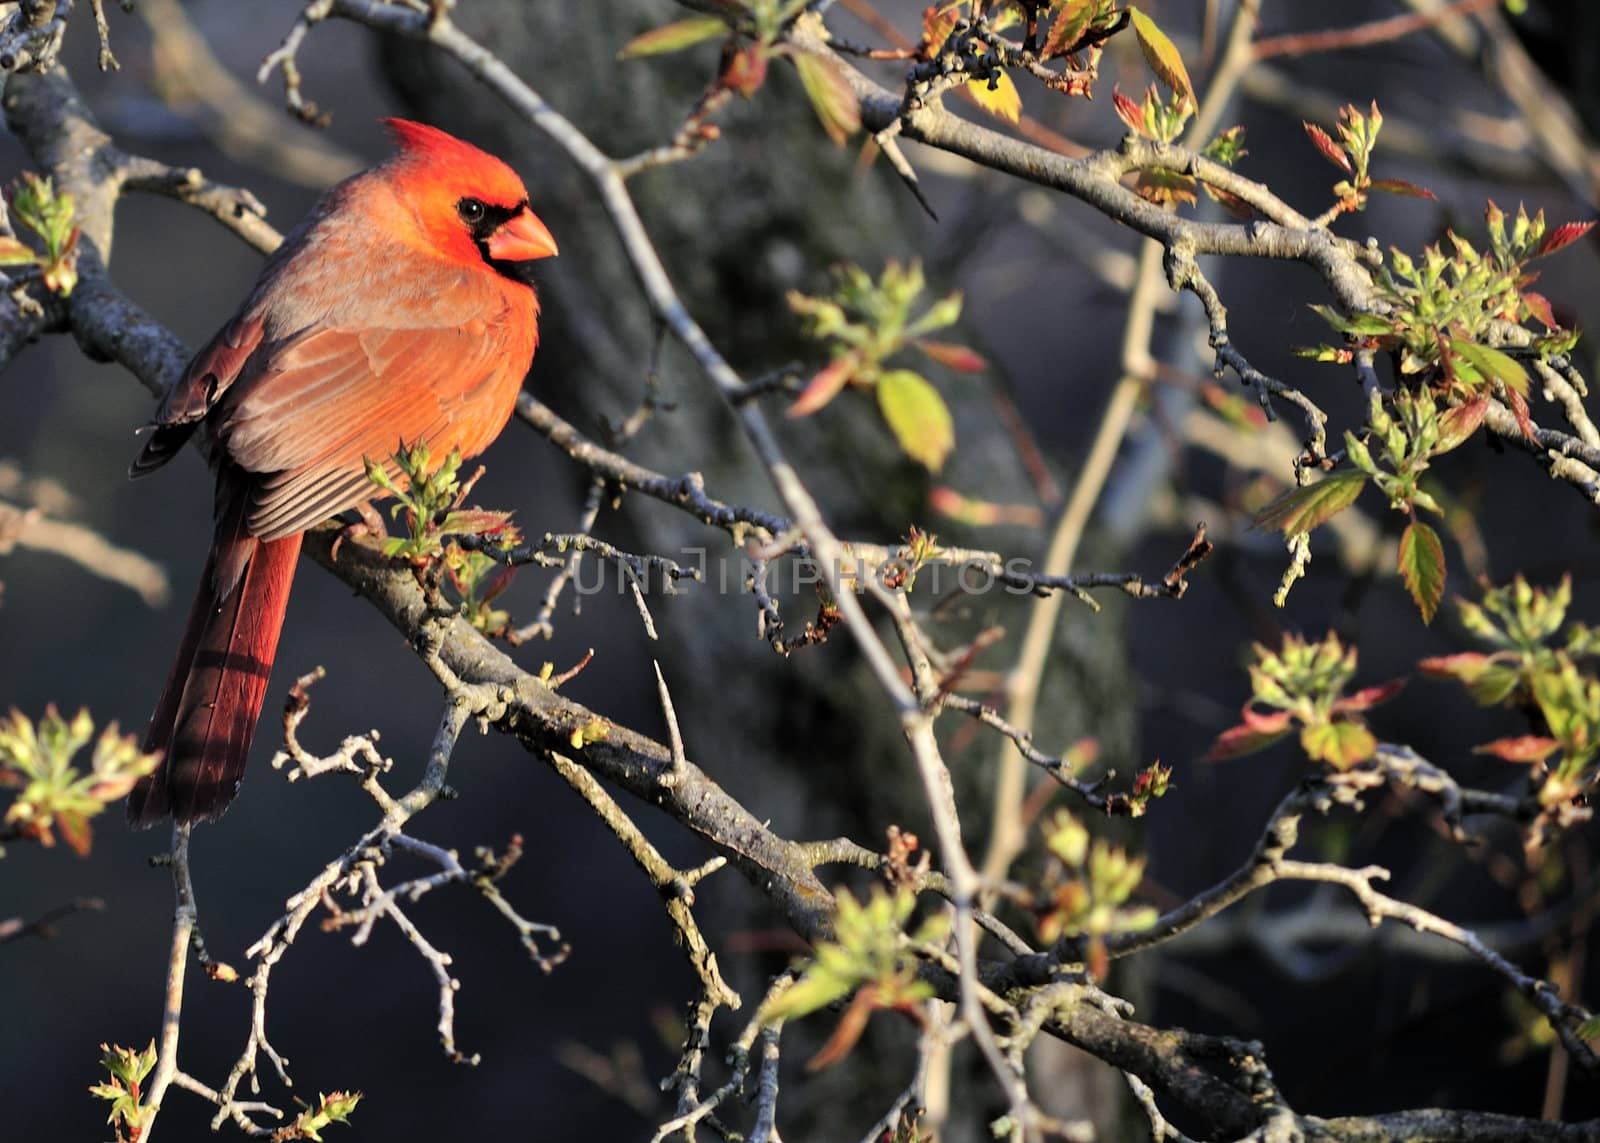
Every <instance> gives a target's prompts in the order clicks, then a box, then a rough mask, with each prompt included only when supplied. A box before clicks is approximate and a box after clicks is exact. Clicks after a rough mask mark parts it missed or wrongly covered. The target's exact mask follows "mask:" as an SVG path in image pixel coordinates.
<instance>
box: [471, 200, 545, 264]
mask: <svg viewBox="0 0 1600 1143" xmlns="http://www.w3.org/2000/svg"><path fill="white" fill-rule="evenodd" d="M486 245H487V246H488V247H489V257H491V258H493V259H495V261H497V262H531V261H533V260H534V259H535V258H550V257H553V256H554V255H555V254H556V253H557V251H556V240H555V239H554V238H552V237H551V236H550V231H549V230H548V229H547V228H546V227H545V224H544V223H543V222H541V221H540V220H539V216H538V215H537V214H534V213H533V211H531V210H529V209H527V208H526V207H524V208H523V209H522V211H521V212H520V213H518V214H515V215H513V216H512V217H510V218H508V219H506V221H505V222H503V223H501V224H500V227H499V229H497V230H496V231H495V232H494V233H493V234H491V235H489V241H488V242H487V243H486Z"/></svg>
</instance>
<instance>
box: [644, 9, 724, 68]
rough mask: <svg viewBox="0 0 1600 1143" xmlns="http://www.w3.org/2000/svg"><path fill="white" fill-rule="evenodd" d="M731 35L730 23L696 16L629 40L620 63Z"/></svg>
mask: <svg viewBox="0 0 1600 1143" xmlns="http://www.w3.org/2000/svg"><path fill="white" fill-rule="evenodd" d="M727 34H728V25H727V22H726V21H724V20H722V19H720V18H718V17H716V16H694V17H692V18H690V19H688V20H679V21H678V22H677V23H674V24H667V25H665V26H663V27H660V28H652V29H651V30H650V31H648V32H644V33H642V34H640V35H637V36H635V37H634V38H633V39H631V40H629V41H628V42H627V43H626V44H625V45H623V48H622V50H621V51H620V52H618V53H617V58H618V59H619V60H631V59H637V58H639V57H640V56H660V55H665V54H667V53H668V52H681V51H683V50H684V49H685V48H692V47H694V46H695V45H696V44H700V43H704V42H705V41H706V40H713V39H716V38H717V37H718V36H725V35H727Z"/></svg>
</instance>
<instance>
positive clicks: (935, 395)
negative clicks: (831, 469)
mask: <svg viewBox="0 0 1600 1143" xmlns="http://www.w3.org/2000/svg"><path fill="white" fill-rule="evenodd" d="M834 279H835V287H834V292H833V293H832V294H831V295H829V296H827V297H813V296H811V295H809V294H802V293H799V292H798V291H790V293H789V308H790V309H792V310H793V311H794V312H795V313H797V314H799V315H800V316H801V318H802V320H803V322H804V324H805V331H806V333H807V334H808V335H810V336H811V337H814V338H816V339H818V340H819V341H824V342H828V343H830V346H831V349H832V353H833V360H832V361H831V362H830V363H829V364H828V365H826V366H824V367H823V369H822V370H821V371H819V372H818V373H817V374H816V376H814V377H813V378H812V379H811V381H810V382H809V383H808V384H807V385H806V387H805V389H804V390H803V391H802V392H801V394H800V396H799V397H798V398H796V399H795V402H794V404H793V405H791V406H790V407H789V415H790V416H792V417H803V416H807V415H809V414H811V413H814V412H816V411H817V410H818V409H820V408H822V407H823V406H824V405H826V404H828V403H829V402H830V401H832V400H833V398H834V397H836V396H837V395H838V394H839V393H840V392H841V391H843V389H844V388H845V386H847V385H853V386H856V387H858V388H870V389H873V390H875V392H876V395H877V399H878V406H879V409H880V410H881V411H882V413H883V417H884V421H885V422H886V423H887V424H888V426H889V429H890V431H892V432H893V433H894V435H895V439H896V440H897V441H899V442H900V447H901V448H902V449H903V450H904V451H905V453H906V455H907V456H910V457H912V458H913V459H915V460H917V461H919V462H920V463H922V464H923V465H925V466H926V467H927V468H929V469H930V470H933V471H937V470H938V469H939V467H940V466H941V465H943V464H944V460H945V458H946V457H947V456H948V455H949V453H950V450H951V449H952V448H953V447H954V446H955V425H954V422H953V421H952V419H951V417H950V410H949V408H948V406H946V404H945V402H944V398H943V397H941V396H940V395H939V391H938V390H937V389H935V388H934V387H933V385H932V384H930V383H929V382H928V380H927V379H926V378H925V377H923V376H922V375H921V374H920V373H917V372H915V371H913V370H910V369H905V368H889V367H887V366H886V362H887V360H888V359H889V358H890V357H893V356H894V355H895V354H898V353H900V352H902V351H904V350H906V349H908V348H915V349H917V350H919V351H921V352H922V353H923V354H924V355H925V356H927V357H929V358H931V359H932V360H934V361H937V362H939V363H940V364H942V365H945V366H947V367H949V368H952V369H955V370H957V371H960V372H968V373H970V372H976V371H978V370H981V369H984V368H986V367H987V366H986V363H985V362H984V360H983V358H981V357H979V356H978V355H977V354H976V353H974V352H973V351H972V350H970V349H968V348H967V347H966V346H962V345H953V344H950V343H949V342H944V341H935V340H932V339H931V338H929V337H928V336H927V335H928V334H931V333H935V332H937V331H938V330H941V329H946V328H948V327H949V326H952V325H954V324H955V323H956V321H957V320H959V318H960V317H961V295H960V294H959V293H952V294H947V295H946V296H945V297H943V298H941V299H939V300H938V301H936V302H934V303H933V304H932V305H930V306H928V307H927V308H926V309H925V310H923V311H922V312H921V313H919V314H915V315H913V310H914V309H915V308H916V307H917V304H918V303H919V302H920V300H921V295H922V292H923V290H924V289H925V288H926V285H927V282H926V279H925V278H924V277H923V273H922V264H921V263H920V262H916V261H913V262H911V263H909V264H906V265H902V264H901V263H899V262H896V261H893V260H891V261H890V262H889V263H888V264H887V265H885V266H884V269H883V274H882V276H881V277H879V278H878V280H877V281H874V280H873V279H872V276H871V275H870V274H868V273H867V272H866V271H865V270H863V269H862V268H861V267H859V266H856V265H846V266H840V267H837V268H836V269H835V271H834Z"/></svg>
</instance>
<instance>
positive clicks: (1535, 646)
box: [1418, 576, 1600, 821]
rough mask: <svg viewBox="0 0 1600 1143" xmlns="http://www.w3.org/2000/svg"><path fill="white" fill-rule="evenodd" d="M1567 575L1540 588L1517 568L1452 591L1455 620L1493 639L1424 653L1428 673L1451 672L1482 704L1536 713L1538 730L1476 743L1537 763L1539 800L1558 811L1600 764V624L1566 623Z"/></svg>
mask: <svg viewBox="0 0 1600 1143" xmlns="http://www.w3.org/2000/svg"><path fill="white" fill-rule="evenodd" d="M1571 603H1572V578H1571V576H1565V577H1563V578H1562V580H1561V583H1560V585H1559V586H1557V587H1556V588H1554V589H1553V590H1549V591H1546V590H1545V589H1543V588H1536V587H1533V586H1531V585H1529V583H1528V582H1527V580H1525V579H1523V578H1522V577H1521V576H1518V577H1516V579H1514V580H1512V582H1511V583H1510V584H1508V585H1506V586H1504V587H1486V588H1485V590H1484V594H1483V600H1482V602H1480V603H1474V602H1471V601H1469V600H1464V599H1463V600H1457V601H1456V607H1457V610H1458V613H1459V617H1460V620H1461V625H1462V626H1463V627H1465V628H1466V629H1467V631H1468V632H1469V633H1470V634H1471V635H1472V636H1473V637H1474V638H1475V639H1477V640H1478V642H1480V643H1482V644H1485V645H1487V646H1488V647H1490V648H1492V650H1490V651H1489V652H1487V653H1484V652H1465V653H1463V654H1458V655H1444V656H1440V657H1436V658H1430V659H1424V660H1422V662H1421V663H1419V664H1418V666H1419V667H1420V669H1421V670H1422V672H1423V673H1424V674H1426V675H1429V676H1431V677H1433V678H1440V679H1451V680H1454V681H1455V682H1458V683H1460V684H1461V685H1462V686H1463V687H1465V688H1466V690H1467V693H1468V694H1470V695H1471V696H1472V698H1473V700H1474V701H1475V702H1477V703H1478V705H1480V706H1503V707H1510V708H1513V709H1516V710H1531V711H1533V712H1535V713H1536V715H1537V720H1538V723H1539V726H1538V728H1537V729H1538V730H1539V731H1540V733H1535V734H1525V735H1520V736H1516V737H1511V738H1501V739H1497V740H1495V741H1493V742H1489V743H1486V744H1484V745H1483V746H1480V747H1478V748H1477V750H1478V752H1480V753H1484V754H1491V755H1494V756H1495V757H1497V758H1501V759H1503V760H1505V761H1507V762H1516V763H1525V764H1530V765H1532V766H1533V767H1534V772H1533V782H1534V785H1535V788H1536V789H1537V791H1538V797H1539V803H1540V805H1542V806H1543V807H1545V808H1546V809H1547V810H1549V811H1552V816H1553V817H1554V818H1555V820H1557V821H1567V820H1572V819H1573V817H1574V815H1573V814H1572V813H1571V812H1570V811H1572V810H1575V809H1576V810H1582V809H1583V806H1582V802H1583V801H1584V800H1585V799H1586V798H1587V796H1588V794H1589V793H1590V792H1591V791H1592V789H1593V787H1594V784H1595V780H1596V778H1597V776H1600V766H1596V760H1597V758H1600V678H1597V677H1596V673H1595V668H1596V665H1597V662H1600V630H1596V629H1594V628H1591V627H1588V626H1586V625H1585V624H1582V623H1570V624H1569V623H1567V622H1566V616H1567V609H1568V608H1569V607H1570V605H1571Z"/></svg>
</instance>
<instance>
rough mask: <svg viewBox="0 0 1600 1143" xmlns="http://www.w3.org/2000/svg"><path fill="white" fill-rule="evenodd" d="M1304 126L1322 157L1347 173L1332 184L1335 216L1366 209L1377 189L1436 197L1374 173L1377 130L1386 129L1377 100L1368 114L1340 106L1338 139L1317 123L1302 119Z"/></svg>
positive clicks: (1410, 195) (1403, 182) (1348, 106)
mask: <svg viewBox="0 0 1600 1143" xmlns="http://www.w3.org/2000/svg"><path fill="white" fill-rule="evenodd" d="M1302 126H1303V127H1305V129H1306V134H1307V135H1308V136H1310V138H1311V141H1312V142H1313V143H1314V144H1316V147H1317V150H1318V151H1320V152H1322V157H1323V158H1325V159H1327V160H1328V162H1330V163H1332V164H1333V165H1334V166H1336V167H1338V168H1339V169H1340V170H1341V171H1343V172H1344V173H1345V175H1346V177H1345V178H1343V179H1340V180H1339V181H1338V182H1337V183H1335V184H1334V186H1333V194H1334V197H1335V199H1336V200H1337V201H1336V202H1335V204H1334V210H1333V213H1334V215H1335V216H1337V215H1339V214H1344V213H1346V212H1348V211H1356V210H1366V209H1367V198H1368V196H1369V194H1370V193H1371V192H1372V191H1375V190H1377V191H1387V192H1388V193H1389V194H1400V195H1406V196H1407V197H1410V198H1427V199H1431V198H1433V197H1434V194H1433V192H1432V191H1430V190H1428V189H1426V188H1424V187H1419V186H1417V185H1416V184H1414V183H1408V182H1406V181H1405V180H1404V179H1374V178H1373V177H1372V174H1371V171H1370V168H1371V165H1372V152H1373V150H1374V149H1375V148H1376V147H1377V145H1378V132H1379V131H1381V130H1382V129H1383V113H1382V112H1381V111H1379V110H1378V102H1377V100H1373V101H1372V106H1371V108H1370V109H1369V110H1368V112H1367V114H1365V115H1363V114H1362V113H1361V112H1360V111H1358V110H1356V108H1355V105H1354V104H1349V103H1347V104H1345V105H1344V106H1343V107H1341V108H1340V109H1339V122H1338V123H1336V124H1334V128H1333V129H1334V134H1335V135H1337V136H1338V138H1337V139H1335V138H1334V136H1333V135H1329V134H1328V133H1327V132H1326V131H1324V130H1323V129H1322V128H1321V127H1318V126H1317V125H1316V124H1315V123H1303V124H1302Z"/></svg>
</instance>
